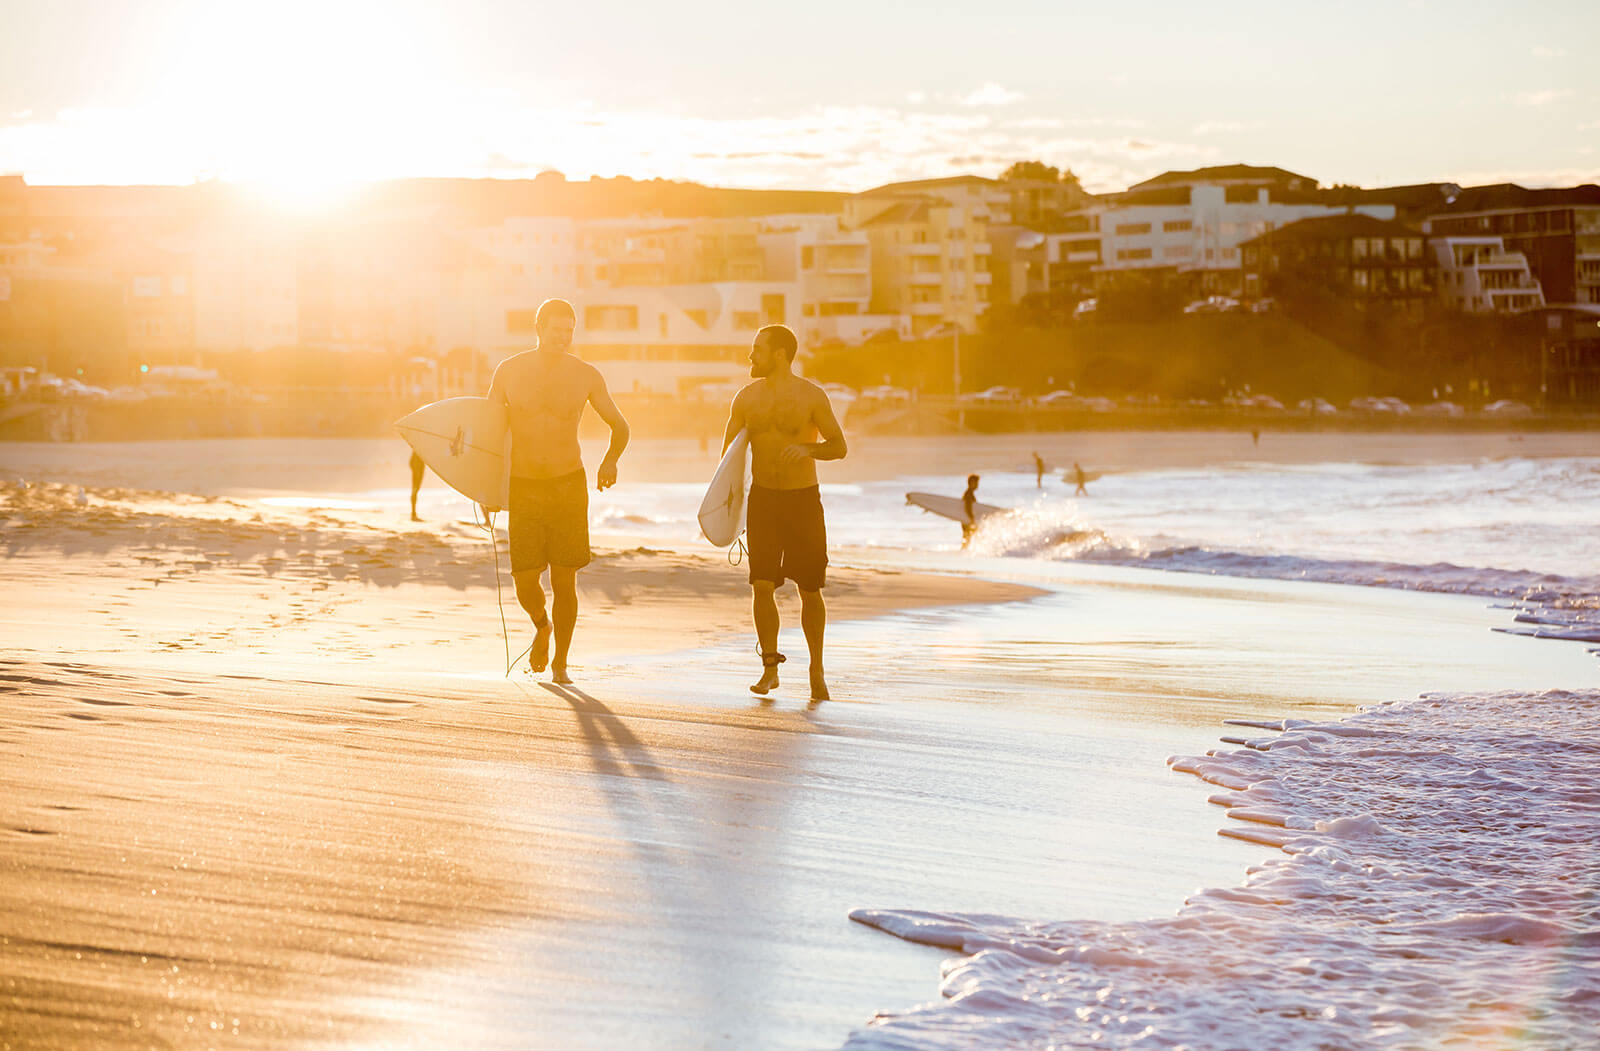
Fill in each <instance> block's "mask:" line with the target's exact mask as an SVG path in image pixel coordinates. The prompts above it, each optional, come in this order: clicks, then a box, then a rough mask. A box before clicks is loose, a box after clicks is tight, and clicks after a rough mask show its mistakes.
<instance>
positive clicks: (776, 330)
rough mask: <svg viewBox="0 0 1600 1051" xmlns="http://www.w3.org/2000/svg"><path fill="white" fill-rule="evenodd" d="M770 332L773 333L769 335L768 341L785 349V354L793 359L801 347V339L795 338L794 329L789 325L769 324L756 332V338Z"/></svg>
mask: <svg viewBox="0 0 1600 1051" xmlns="http://www.w3.org/2000/svg"><path fill="white" fill-rule="evenodd" d="M768 333H771V335H770V336H768V338H767V342H768V343H770V344H771V345H772V346H774V347H777V348H778V349H779V350H781V351H783V354H784V356H785V357H787V358H788V359H789V360H790V361H793V360H794V356H795V352H796V351H798V350H799V349H800V341H799V340H797V339H795V338H794V329H792V328H790V327H789V326H788V325H768V326H766V327H765V328H763V329H762V330H761V331H760V332H757V333H756V338H757V339H760V338H761V337H762V336H767V335H768Z"/></svg>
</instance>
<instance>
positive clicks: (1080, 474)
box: [1072, 460, 1089, 496]
mask: <svg viewBox="0 0 1600 1051" xmlns="http://www.w3.org/2000/svg"><path fill="white" fill-rule="evenodd" d="M1072 480H1073V481H1075V482H1077V483H1078V488H1077V489H1076V490H1074V491H1073V493H1072V495H1073V496H1088V495H1089V476H1088V475H1087V474H1085V473H1084V470H1083V468H1082V467H1081V466H1079V464H1078V461H1076V460H1074V461H1072Z"/></svg>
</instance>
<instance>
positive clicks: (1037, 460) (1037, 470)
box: [1033, 453, 1044, 489]
mask: <svg viewBox="0 0 1600 1051" xmlns="http://www.w3.org/2000/svg"><path fill="white" fill-rule="evenodd" d="M1033 484H1034V485H1037V486H1038V487H1039V488H1040V489H1043V488H1044V457H1042V456H1040V455H1039V454H1038V453H1034V454H1033Z"/></svg>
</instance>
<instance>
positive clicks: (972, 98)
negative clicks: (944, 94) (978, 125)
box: [960, 80, 1027, 106]
mask: <svg viewBox="0 0 1600 1051" xmlns="http://www.w3.org/2000/svg"><path fill="white" fill-rule="evenodd" d="M1025 98H1027V96H1026V95H1024V94H1023V93H1022V92H1020V91H1012V90H1010V89H1009V88H1003V87H1001V86H1000V85H999V84H996V83H995V82H994V81H992V80H991V81H989V82H988V83H986V84H984V85H983V87H981V88H979V89H978V90H976V91H974V92H972V93H970V94H968V95H967V96H965V97H964V98H962V99H961V100H960V102H961V104H962V105H963V106H1009V105H1011V104H1012V103H1013V102H1021V101H1022V100H1023V99H1025Z"/></svg>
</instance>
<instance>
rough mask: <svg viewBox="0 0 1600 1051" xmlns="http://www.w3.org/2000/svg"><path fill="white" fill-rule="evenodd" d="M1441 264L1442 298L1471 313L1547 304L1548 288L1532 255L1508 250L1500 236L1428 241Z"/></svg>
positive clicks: (1511, 310) (1506, 311)
mask: <svg viewBox="0 0 1600 1051" xmlns="http://www.w3.org/2000/svg"><path fill="white" fill-rule="evenodd" d="M1429 247H1431V248H1432V249H1433V258H1434V263H1435V266H1436V268H1437V275H1438V277H1437V284H1438V288H1439V297H1440V299H1442V300H1443V301H1444V303H1445V304H1446V305H1447V306H1449V307H1451V308H1452V309H1455V310H1460V311H1464V312H1466V313H1469V314H1515V313H1519V312H1521V311H1524V310H1531V309H1533V308H1534V307H1542V306H1544V290H1543V289H1542V288H1541V287H1540V286H1539V279H1538V278H1536V277H1534V276H1533V269H1532V268H1531V267H1529V265H1528V257H1527V256H1525V255H1523V254H1522V253H1521V252H1508V251H1506V246H1505V242H1504V241H1503V240H1501V239H1500V238H1499V237H1435V238H1431V239H1430V240H1429Z"/></svg>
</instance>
